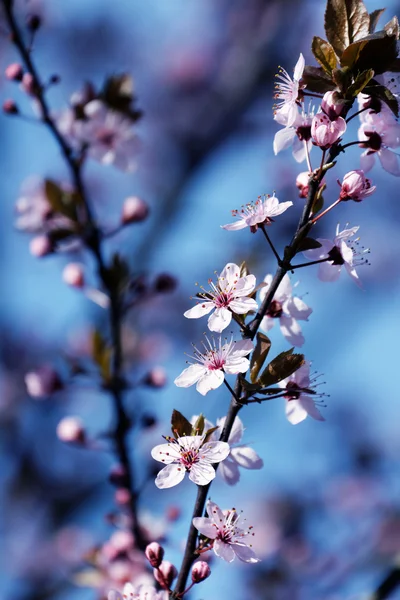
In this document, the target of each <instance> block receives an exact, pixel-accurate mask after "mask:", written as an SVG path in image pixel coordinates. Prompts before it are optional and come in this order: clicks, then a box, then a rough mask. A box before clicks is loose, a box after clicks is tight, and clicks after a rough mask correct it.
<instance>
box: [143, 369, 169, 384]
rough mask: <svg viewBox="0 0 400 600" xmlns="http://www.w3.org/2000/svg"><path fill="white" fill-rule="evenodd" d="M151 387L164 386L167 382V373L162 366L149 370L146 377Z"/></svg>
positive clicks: (146, 382) (146, 381)
mask: <svg viewBox="0 0 400 600" xmlns="http://www.w3.org/2000/svg"><path fill="white" fill-rule="evenodd" d="M144 382H145V384H146V385H148V386H149V387H153V388H162V387H164V385H165V384H166V383H167V374H166V372H165V369H163V368H162V367H154V368H153V369H151V371H149V372H148V373H147V375H146V377H145V379H144Z"/></svg>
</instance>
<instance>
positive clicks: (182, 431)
mask: <svg viewBox="0 0 400 600" xmlns="http://www.w3.org/2000/svg"><path fill="white" fill-rule="evenodd" d="M171 429H172V433H173V435H174V437H175V438H178V437H183V436H184V435H191V433H192V424H191V423H189V421H188V420H187V419H186V417H184V416H183V414H182V413H180V412H179V410H175V409H174V410H173V411H172V416H171Z"/></svg>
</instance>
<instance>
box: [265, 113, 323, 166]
mask: <svg viewBox="0 0 400 600" xmlns="http://www.w3.org/2000/svg"><path fill="white" fill-rule="evenodd" d="M274 118H275V121H277V122H278V123H280V124H281V125H285V127H284V128H283V129H280V130H279V131H277V132H276V134H275V137H274V144H273V148H274V153H275V154H278V153H279V152H281V151H282V150H286V149H287V148H289V147H290V146H293V151H292V154H293V158H294V159H295V160H296V161H297V162H299V163H300V162H303V160H305V159H306V156H307V152H310V151H311V149H312V141H311V123H312V120H313V118H314V108H313V107H311V106H310V108H309V110H308V112H305V111H304V108H303V109H302V111H301V113H300V112H299V111H297V114H296V118H295V120H294V121H293V123H292V125H290V126H288V125H287V123H288V120H287V115H286V114H281V113H276V115H275V117H274Z"/></svg>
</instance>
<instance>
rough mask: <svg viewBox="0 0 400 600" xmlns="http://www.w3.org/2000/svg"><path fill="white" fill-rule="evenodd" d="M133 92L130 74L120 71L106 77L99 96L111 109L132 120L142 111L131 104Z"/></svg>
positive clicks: (133, 98) (139, 115) (136, 118)
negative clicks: (118, 73)
mask: <svg viewBox="0 0 400 600" xmlns="http://www.w3.org/2000/svg"><path fill="white" fill-rule="evenodd" d="M133 92H134V83H133V78H132V76H131V75H129V74H128V73H122V74H120V75H113V76H112V77H108V78H107V79H106V81H105V83H104V85H103V89H102V92H101V94H100V97H101V99H102V100H103V101H104V102H105V103H106V104H107V105H108V106H109V107H110V108H111V109H114V110H117V111H119V112H122V113H123V114H125V115H126V116H127V117H129V118H130V119H132V120H133V121H137V120H138V119H139V118H140V117H141V116H142V113H141V112H140V111H138V110H136V109H135V108H134V107H133V106H132V105H133V103H134V101H135V97H134V94H133Z"/></svg>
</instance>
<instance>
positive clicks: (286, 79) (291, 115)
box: [274, 53, 305, 127]
mask: <svg viewBox="0 0 400 600" xmlns="http://www.w3.org/2000/svg"><path fill="white" fill-rule="evenodd" d="M304 66H305V61H304V56H303V55H302V54H301V53H300V56H299V60H298V61H297V63H296V66H295V68H294V73H293V79H292V78H291V77H290V75H289V73H288V72H287V71H286V70H285V69H283V68H282V67H279V70H278V73H277V75H276V77H277V79H278V81H277V82H276V84H275V96H274V98H275V99H276V100H277V101H278V102H277V104H276V109H275V115H283V116H284V117H286V119H287V126H288V127H290V126H291V125H293V123H294V122H295V120H296V115H297V102H298V98H299V91H300V89H301V88H302V87H303V86H301V84H300V80H301V78H302V76H303V71H304Z"/></svg>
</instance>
